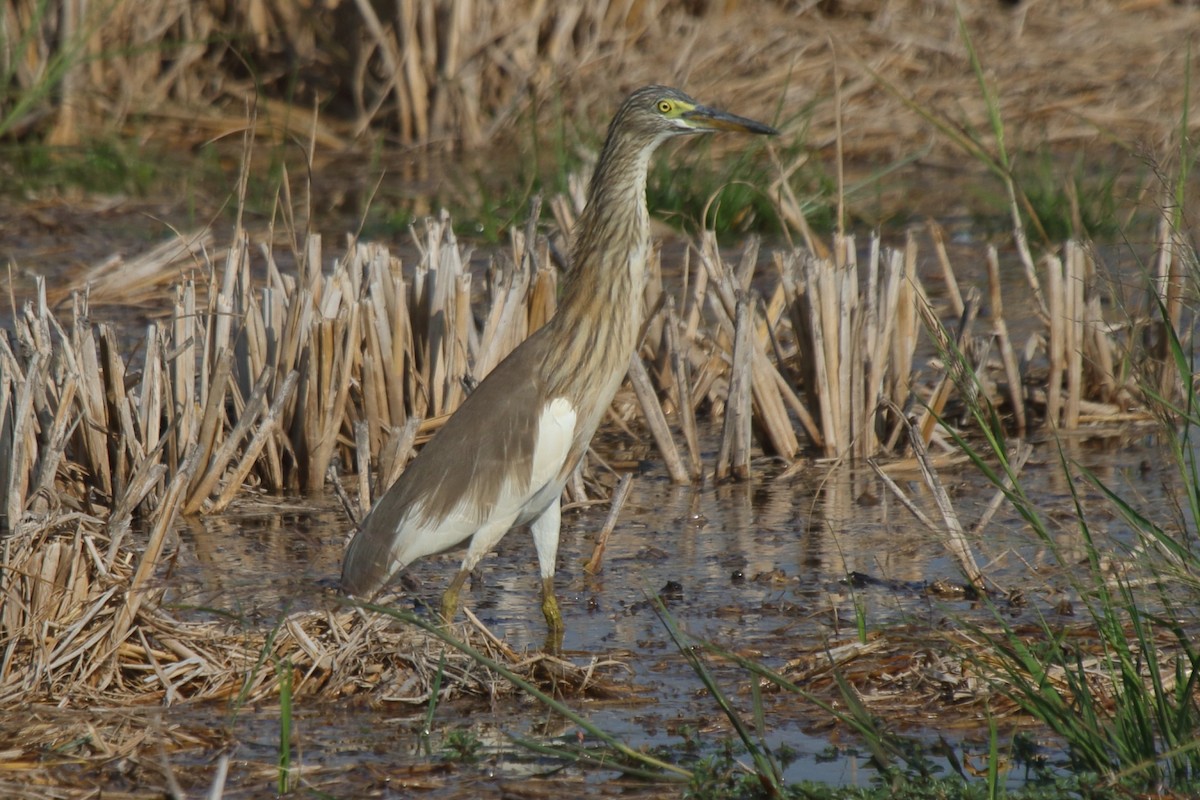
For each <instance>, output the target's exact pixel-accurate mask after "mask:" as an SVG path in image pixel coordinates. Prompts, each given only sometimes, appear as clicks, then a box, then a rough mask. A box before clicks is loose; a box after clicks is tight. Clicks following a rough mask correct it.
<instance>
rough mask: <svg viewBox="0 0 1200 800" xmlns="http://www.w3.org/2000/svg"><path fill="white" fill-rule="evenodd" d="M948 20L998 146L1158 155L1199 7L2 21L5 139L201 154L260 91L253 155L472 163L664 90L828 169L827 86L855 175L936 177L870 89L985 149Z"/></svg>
mask: <svg viewBox="0 0 1200 800" xmlns="http://www.w3.org/2000/svg"><path fill="white" fill-rule="evenodd" d="M956 8H957V9H961V11H962V14H963V18H964V22H965V25H966V27H967V30H968V31H969V33H970V36H971V38H972V40H973V41H974V43H975V46H976V48H977V50H978V52H979V54H980V57H981V59H982V62H983V63H984V64H986V65H988V69H989V72H990V77H991V79H992V80H994V82H995V84H996V85H997V86H998V87H999V89H1000V92H999V94H1000V96H1001V101H1002V107H1001V109H1000V111H1001V113H1002V115H1003V117H1004V118H1005V119H1006V120H1008V121H1009V138H1010V141H1009V142H1008V145H1009V146H1010V147H1014V148H1016V149H1021V148H1025V147H1030V146H1033V147H1036V146H1040V145H1044V144H1051V145H1055V144H1058V145H1062V144H1068V143H1079V142H1091V141H1094V140H1096V139H1097V138H1098V137H1104V136H1109V135H1112V134H1113V133H1114V132H1119V136H1120V138H1121V140H1122V141H1124V142H1126V143H1127V144H1135V143H1139V142H1140V143H1142V144H1143V145H1144V146H1148V147H1149V148H1151V149H1153V148H1155V147H1158V146H1160V145H1161V144H1162V143H1164V142H1166V141H1168V140H1170V139H1171V137H1172V136H1173V135H1174V133H1175V132H1176V131H1177V130H1178V125H1179V118H1178V112H1177V111H1176V110H1175V109H1177V108H1178V107H1179V104H1180V102H1181V98H1183V96H1184V93H1185V85H1186V84H1185V81H1186V79H1187V77H1186V76H1187V73H1188V70H1187V68H1186V59H1187V57H1188V56H1187V53H1188V42H1190V41H1191V39H1192V38H1193V37H1192V32H1194V31H1195V30H1197V28H1198V27H1200V9H1197V8H1196V7H1195V5H1194V4H1180V3H1172V2H1169V0H1098V1H1096V2H1085V1H1084V0H1042V1H1041V2H1035V3H1021V4H1019V5H1013V6H1012V7H1011V8H1010V7H1009V6H1007V5H1005V4H1000V3H996V2H993V1H992V0H959V2H957V3H956V2H953V0H939V1H938V2H917V0H854V1H853V2H849V1H848V0H840V1H839V2H832V3H813V2H807V3H797V2H783V1H782V0H779V1H776V2H748V1H747V0H721V1H720V2H691V1H689V0H649V1H647V0H636V1H635V0H608V1H607V2H570V3H535V2H530V0H504V2H463V1H462V0H435V1H434V2H426V3H399V4H394V5H390V6H386V10H385V8H384V7H383V6H375V5H373V4H371V3H365V2H351V1H350V0H332V1H326V2H313V1H312V0H305V1H304V2H291V1H290V0H268V1H267V2H260V3H252V4H249V5H242V4H237V3H225V2H219V0H210V1H209V2H200V3H175V2H166V1H165V0H154V1H153V2H133V0H105V1H104V2H96V3H89V4H86V5H80V4H77V3H72V2H59V1H58V0H19V2H14V3H9V4H8V5H7V6H6V7H5V11H4V18H3V25H0V37H3V38H2V39H0V75H3V76H5V80H6V81H7V84H8V85H7V86H6V87H4V89H5V92H6V93H4V94H0V120H3V122H0V131H3V132H7V133H8V134H9V135H16V136H28V135H31V134H35V133H36V134H43V135H44V136H45V138H46V140H47V141H48V142H50V143H52V144H56V145H66V144H73V143H76V142H78V141H79V140H80V138H81V136H82V135H83V134H84V132H89V131H95V130H97V129H100V128H103V127H108V128H109V129H110V130H119V129H121V128H123V127H125V128H132V127H134V126H136V127H137V128H138V129H139V130H145V129H149V131H151V132H152V133H153V132H157V134H158V135H162V134H164V133H169V134H170V135H174V136H178V135H179V134H183V135H185V136H186V137H187V138H192V139H194V140H206V139H209V138H210V137H216V136H221V135H224V134H226V133H228V132H229V131H232V130H238V129H240V128H241V127H242V125H243V119H244V111H245V107H246V105H247V101H248V100H249V99H250V98H252V97H255V96H256V95H260V93H261V95H260V96H258V105H259V108H260V111H261V113H262V117H263V123H264V135H266V134H267V133H268V132H270V133H272V134H273V135H277V136H280V137H282V136H285V135H287V133H288V132H289V131H290V132H294V133H299V134H301V135H305V136H306V135H307V133H308V131H310V130H311V129H312V128H313V127H314V108H316V107H321V108H322V115H321V116H322V121H321V122H320V123H319V124H317V125H316V129H317V136H318V140H319V144H320V145H321V149H322V150H323V151H325V152H327V153H336V152H338V151H340V150H342V149H344V148H345V147H347V146H348V145H349V144H350V143H352V142H355V141H356V140H358V139H359V138H360V137H361V136H363V135H364V134H368V135H372V136H377V135H381V134H385V133H386V134H387V135H389V136H392V137H395V138H397V139H399V141H401V142H402V143H405V144H413V143H416V144H442V145H445V144H453V145H457V146H461V147H465V148H475V147H478V146H479V145H482V144H485V143H489V142H494V140H495V139H496V138H497V137H498V136H503V135H506V132H510V131H513V130H514V129H516V127H517V126H514V125H513V122H514V120H516V119H517V118H518V117H520V116H521V115H522V114H525V113H527V112H528V111H529V109H530V108H531V107H534V106H536V105H538V104H541V103H552V104H554V105H555V107H558V106H559V105H560V104H561V105H564V106H565V108H566V110H567V111H568V112H569V114H570V116H571V117H572V118H576V119H594V120H596V121H597V124H598V121H599V118H601V117H603V116H604V115H606V114H607V112H608V109H609V108H610V107H611V105H612V102H613V99H614V98H615V97H616V96H619V95H620V94H622V93H623V92H625V91H627V90H629V89H631V88H633V87H635V86H637V85H640V84H643V83H650V82H662V83H671V84H675V85H680V86H684V87H686V88H687V89H689V90H691V91H693V92H694V93H695V94H696V95H697V96H703V97H711V98H713V99H714V100H715V101H719V102H721V101H724V102H727V101H728V99H729V98H733V97H736V98H738V103H737V106H738V109H739V111H741V112H742V113H745V114H749V115H750V116H752V117H755V118H761V119H768V120H770V119H775V120H776V121H777V122H778V123H782V127H784V128H785V130H786V129H788V128H790V127H792V126H794V129H793V130H792V131H791V132H792V133H796V132H798V131H799V130H801V129H803V130H805V131H807V136H806V138H807V141H808V142H809V143H810V145H811V146H812V147H814V148H817V149H824V148H829V147H832V145H833V143H834V141H835V140H836V139H838V138H839V136H838V126H837V120H836V116H835V114H836V108H837V106H838V104H837V103H834V102H833V98H834V95H835V85H838V84H839V83H840V85H838V88H837V93H838V95H839V96H840V105H841V111H842V112H843V114H844V116H845V119H847V120H852V121H853V122H852V124H848V125H847V126H846V127H845V129H844V131H842V134H841V136H840V138H841V144H842V147H843V149H844V153H845V155H846V156H847V157H848V158H851V159H857V158H870V159H876V160H879V159H882V160H883V161H885V162H886V161H888V160H893V159H896V158H900V157H904V156H906V155H909V154H911V153H912V152H914V151H917V150H921V149H922V148H928V149H929V150H930V151H932V152H933V153H934V154H935V155H933V156H932V158H933V160H934V161H937V162H941V163H947V159H946V158H945V156H946V155H947V154H948V152H949V151H947V150H946V143H945V141H944V140H943V139H941V138H940V137H937V136H935V135H932V134H931V132H930V131H929V129H928V127H927V126H926V125H924V124H923V122H922V120H921V119H920V118H919V117H918V116H917V115H916V114H914V113H912V111H911V110H910V109H909V108H908V107H907V106H906V105H905V104H904V103H903V102H902V101H901V100H900V99H899V98H898V97H895V96H893V95H892V94H890V93H889V92H887V91H885V90H884V88H883V87H882V86H881V85H880V83H879V81H878V80H876V78H875V77H874V76H873V75H872V74H871V73H872V72H874V73H875V74H876V75H879V76H883V77H885V78H886V79H887V80H888V81H889V82H891V83H893V84H894V85H895V86H896V87H897V88H898V89H899V90H900V91H901V92H902V94H903V95H904V96H907V97H908V98H910V99H911V100H913V101H915V102H916V103H917V104H919V105H921V106H922V107H924V108H928V109H933V110H936V111H938V112H941V113H944V114H945V115H946V116H947V118H949V119H953V120H954V121H955V124H956V125H959V126H960V127H961V129H963V130H974V131H985V130H987V128H988V124H987V120H988V109H987V107H986V104H985V102H984V100H983V98H981V97H980V96H979V93H978V91H977V86H976V84H975V78H974V76H973V75H972V71H971V69H970V67H969V64H968V57H967V51H966V48H965V46H964V44H963V40H962V37H961V36H960V34H959V31H958V22H957V19H956ZM250 65H254V66H253V67H251V66H250ZM250 72H252V73H253V74H248V73H250ZM1047 76H1053V80H1047ZM596 87H604V88H603V90H601V91H597V88H596ZM593 106H595V107H593ZM776 112H777V113H776ZM1192 113H1193V114H1196V113H1197V112H1196V111H1195V110H1193V111H1192ZM1195 124H1196V122H1195V121H1194V120H1193V121H1188V126H1189V127H1194V126H1195ZM172 132H173V133H172ZM360 145H361V143H360V144H359V146H360Z"/></svg>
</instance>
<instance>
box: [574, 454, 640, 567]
mask: <svg viewBox="0 0 1200 800" xmlns="http://www.w3.org/2000/svg"><path fill="white" fill-rule="evenodd" d="M632 486H633V475H632V474H630V473H628V472H627V473H625V474H624V475H622V476H621V480H620V481H618V482H617V488H615V489H613V493H612V500H611V501H610V502H611V505H610V506H609V510H608V516H606V517H605V518H604V524H603V525H602V526H601V527H600V533H599V534H598V535H597V536H596V545H595V546H594V547H593V548H592V557H591V558H589V559H588V561H587V563H586V564H585V565H584V567H583V571H584V572H586V573H587V574H589V575H596V574H599V572H600V569H601V561H603V559H604V551H605V549H606V548H607V547H608V539H609V537H610V536H612V532H613V530H615V529H616V527H617V519H618V518H619V517H620V516H621V509H623V508H624V507H625V501H626V500H627V499H628V498H629V490H630V488H632Z"/></svg>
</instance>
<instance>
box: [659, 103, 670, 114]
mask: <svg viewBox="0 0 1200 800" xmlns="http://www.w3.org/2000/svg"><path fill="white" fill-rule="evenodd" d="M658 110H659V111H661V112H662V113H664V114H666V113H668V112H669V111H670V110H671V101H670V100H659V101H658Z"/></svg>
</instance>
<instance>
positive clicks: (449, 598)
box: [442, 568, 471, 625]
mask: <svg viewBox="0 0 1200 800" xmlns="http://www.w3.org/2000/svg"><path fill="white" fill-rule="evenodd" d="M470 574H471V571H470V570H469V569H466V568H463V569H460V570H459V571H458V574H457V575H455V576H454V580H452V581H450V585H449V586H448V587H446V593H445V594H444V595H442V622H443V623H444V624H446V625H449V624H450V623H451V622H454V616H455V615H456V614H457V613H458V592H459V590H460V589H462V587H463V584H464V583H466V580H467V576H468V575H470Z"/></svg>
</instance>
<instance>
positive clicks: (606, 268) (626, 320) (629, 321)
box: [551, 137, 654, 406]
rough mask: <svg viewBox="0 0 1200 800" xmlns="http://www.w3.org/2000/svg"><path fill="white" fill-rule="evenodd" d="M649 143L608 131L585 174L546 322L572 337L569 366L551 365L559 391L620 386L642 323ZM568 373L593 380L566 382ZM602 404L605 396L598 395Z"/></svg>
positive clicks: (566, 337)
mask: <svg viewBox="0 0 1200 800" xmlns="http://www.w3.org/2000/svg"><path fill="white" fill-rule="evenodd" d="M653 150H654V146H653V145H650V146H647V144H646V142H645V141H642V142H641V143H636V142H634V141H631V140H626V139H622V138H619V137H610V139H609V141H608V142H607V143H606V144H605V147H604V151H603V152H602V153H601V155H600V160H599V162H597V166H596V173H595V175H593V177H592V183H591V188H590V190H589V194H588V203H587V206H586V208H584V211H583V213H582V214H581V215H580V217H579V220H578V221H577V222H576V225H575V238H574V242H573V244H572V249H571V268H570V271H569V272H568V274H567V278H566V281H565V283H564V286H563V293H562V297H561V299H560V302H559V307H558V312H557V313H556V314H555V316H554V319H553V320H552V322H551V324H552V325H554V326H555V327H556V328H558V335H559V336H560V337H561V340H562V341H565V342H571V343H572V344H571V345H569V350H570V351H573V352H572V353H571V356H570V361H571V362H572V363H574V364H575V365H576V368H575V369H572V370H570V372H569V373H568V371H566V370H554V371H553V373H554V374H553V377H552V380H551V384H552V387H553V385H554V384H562V385H563V386H564V388H563V391H564V392H565V393H570V392H573V391H587V390H588V389H589V388H590V390H591V391H596V392H604V391H605V390H606V389H607V388H608V387H609V386H611V387H612V391H613V392H615V391H616V387H617V386H619V385H620V379H621V377H622V376H623V375H624V374H625V371H626V369H627V367H628V364H629V356H630V354H631V353H632V352H633V348H634V347H635V346H636V344H637V342H636V341H635V339H636V337H637V333H638V331H639V330H640V328H641V324H642V315H643V309H642V303H643V301H642V293H643V289H644V286H645V274H646V257H647V254H648V251H649V246H650V217H649V213H648V212H647V209H646V171H647V168H648V166H649V163H650V155H651V153H652V152H653ZM573 376H590V378H591V380H592V381H593V382H594V383H595V384H597V385H593V386H591V387H573V386H571V384H572V382H573V381H574V377H573ZM599 400H600V401H601V402H603V404H604V405H605V406H607V404H608V403H609V402H610V401H611V394H610V396H609V397H605V398H599Z"/></svg>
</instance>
